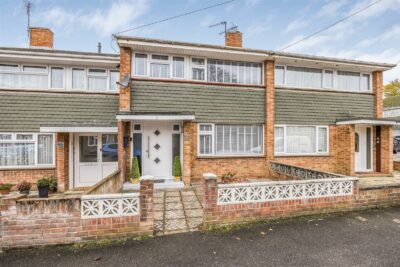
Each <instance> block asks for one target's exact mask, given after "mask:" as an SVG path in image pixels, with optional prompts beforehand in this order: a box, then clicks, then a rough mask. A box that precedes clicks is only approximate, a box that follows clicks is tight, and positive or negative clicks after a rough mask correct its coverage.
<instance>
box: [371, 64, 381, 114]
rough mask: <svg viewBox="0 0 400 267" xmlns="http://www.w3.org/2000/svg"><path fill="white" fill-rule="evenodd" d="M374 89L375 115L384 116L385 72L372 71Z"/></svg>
mask: <svg viewBox="0 0 400 267" xmlns="http://www.w3.org/2000/svg"><path fill="white" fill-rule="evenodd" d="M372 89H373V93H374V96H375V116H376V117H377V118H383V72H382V71H375V72H373V73H372Z"/></svg>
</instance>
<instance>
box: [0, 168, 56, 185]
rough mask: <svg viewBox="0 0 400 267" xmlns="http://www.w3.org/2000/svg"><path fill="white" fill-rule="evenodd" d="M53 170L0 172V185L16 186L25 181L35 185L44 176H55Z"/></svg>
mask: <svg viewBox="0 0 400 267" xmlns="http://www.w3.org/2000/svg"><path fill="white" fill-rule="evenodd" d="M55 173H56V172H55V168H49V169H36V168H34V169H21V170H1V171H0V183H10V184H17V183H19V182H20V181H23V180H26V181H28V182H30V183H36V182H37V180H39V179H40V178H43V177H44V176H47V177H49V176H55Z"/></svg>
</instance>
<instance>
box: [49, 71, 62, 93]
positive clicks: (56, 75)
mask: <svg viewBox="0 0 400 267" xmlns="http://www.w3.org/2000/svg"><path fill="white" fill-rule="evenodd" d="M63 87H64V69H63V68H51V88H63Z"/></svg>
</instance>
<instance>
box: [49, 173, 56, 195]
mask: <svg viewBox="0 0 400 267" xmlns="http://www.w3.org/2000/svg"><path fill="white" fill-rule="evenodd" d="M49 188H50V190H51V191H53V192H55V191H57V179H56V177H55V176H51V177H50V178H49Z"/></svg>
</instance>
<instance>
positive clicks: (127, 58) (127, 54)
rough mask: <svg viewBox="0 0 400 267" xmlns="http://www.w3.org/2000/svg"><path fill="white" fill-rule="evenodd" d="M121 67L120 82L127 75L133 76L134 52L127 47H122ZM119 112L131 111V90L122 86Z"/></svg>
mask: <svg viewBox="0 0 400 267" xmlns="http://www.w3.org/2000/svg"><path fill="white" fill-rule="evenodd" d="M119 60H120V66H119V76H120V80H121V81H122V80H123V79H124V76H125V75H129V76H131V66H132V65H131V60H132V50H131V49H130V48H126V47H120V59H119ZM119 110H120V111H130V110H131V88H130V86H128V87H122V86H120V91H119Z"/></svg>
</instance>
